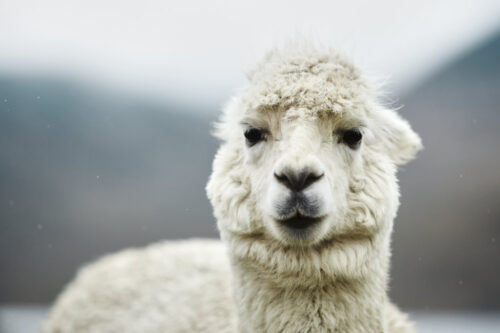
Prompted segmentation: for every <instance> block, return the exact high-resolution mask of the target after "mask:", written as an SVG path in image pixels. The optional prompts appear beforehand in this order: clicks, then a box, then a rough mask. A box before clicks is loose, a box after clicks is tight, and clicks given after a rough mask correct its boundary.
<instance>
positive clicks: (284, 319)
mask: <svg viewBox="0 0 500 333" xmlns="http://www.w3.org/2000/svg"><path fill="white" fill-rule="evenodd" d="M216 135H217V137H219V138H220V139H221V140H222V145H221V147H220V149H219V151H218V153H217V156H216V157H215V161H214V164H213V173H212V175H211V177H210V180H209V182H208V185H207V193H208V197H209V199H210V201H211V203H212V205H213V208H214V212H215V216H216V218H217V221H218V227H219V230H220V233H221V237H222V240H223V243H224V244H223V243H221V242H219V241H215V240H189V241H178V242H163V243H159V244H155V245H151V246H149V247H146V248H144V249H131V250H125V251H123V252H120V253H118V254H114V255H111V256H108V257H105V258H103V259H101V260H99V261H98V262H97V263H94V264H92V265H90V266H88V267H86V268H84V269H83V270H82V271H81V272H80V273H79V274H78V276H77V278H76V279H75V281H74V282H72V283H71V284H70V285H69V286H68V287H67V288H66V290H65V292H64V293H63V294H62V295H61V296H60V297H59V298H58V300H57V302H56V304H55V306H54V308H53V309H52V311H51V313H50V315H49V317H48V319H47V321H46V322H45V325H44V327H43V329H42V332H44V333H56V332H59V333H63V332H68V333H69V332H72V333H80V332H101V333H102V332H143V333H146V332H148V333H151V332H163V333H165V332H168V333H172V332H228V333H229V332H231V333H234V332H239V333H244V332H247V333H264V332H266V333H278V332H285V333H290V332H292V333H294V332H297V333H299V332H300V333H305V332H311V333H319V332H330V333H333V332H344V333H345V332H347V333H349V332H376V333H379V332H390V333H395V332H414V329H413V326H412V324H411V323H410V322H408V321H407V319H406V316H405V315H403V314H401V313H400V312H399V310H397V308H396V307H394V306H393V305H392V304H391V303H390V301H389V300H388V297H387V282H388V270H389V257H390V236H391V231H392V227H393V220H394V217H395V215H396V211H397V208H398V205H399V190H398V185H397V179H396V166H397V165H400V164H403V163H405V162H407V161H409V160H411V159H412V158H413V157H414V156H415V154H416V152H417V151H418V150H419V149H420V147H421V143H420V139H419V137H418V135H417V134H416V133H414V132H413V131H412V130H411V128H410V126H409V125H408V123H407V122H406V121H404V120H402V119H401V118H400V117H399V116H398V115H397V114H396V113H395V112H394V111H392V110H389V109H387V108H384V107H383V106H381V105H379V104H378V103H377V102H376V100H375V96H374V92H373V91H372V89H371V88H370V87H369V85H368V84H367V82H366V80H365V79H364V78H363V77H362V76H361V74H360V73H359V71H358V70H357V69H356V68H355V67H353V66H352V65H351V64H350V63H349V62H347V61H346V60H345V59H343V58H342V57H340V56H339V55H338V54H337V53H335V52H333V51H331V50H318V49H316V48H313V47H297V46H296V47H288V48H285V49H282V50H274V51H273V52H271V53H270V54H269V55H268V56H267V57H266V58H265V59H264V60H263V61H262V62H261V63H260V64H259V66H257V67H256V69H255V70H254V71H253V72H252V73H251V74H250V75H249V87H248V88H246V89H245V90H243V91H242V92H241V93H240V94H238V96H237V97H235V98H234V99H233V100H232V102H231V103H230V104H229V105H228V107H227V108H226V109H225V112H224V114H223V117H222V118H221V121H220V122H219V124H218V126H217V131H216Z"/></svg>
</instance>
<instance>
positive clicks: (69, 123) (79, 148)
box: [0, 36, 500, 309]
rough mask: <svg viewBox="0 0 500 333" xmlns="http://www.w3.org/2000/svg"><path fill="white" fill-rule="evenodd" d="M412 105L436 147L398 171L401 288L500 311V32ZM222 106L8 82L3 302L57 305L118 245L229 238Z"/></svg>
mask: <svg viewBox="0 0 500 333" xmlns="http://www.w3.org/2000/svg"><path fill="white" fill-rule="evenodd" d="M401 103H402V104H405V105H406V107H405V108H404V109H403V110H401V111H400V112H401V113H402V115H403V116H404V117H405V118H407V119H409V120H410V122H411V124H412V126H413V127H414V128H415V129H416V130H417V132H419V133H420V134H421V136H422V138H423V141H424V145H425V150H424V151H423V152H422V153H421V154H420V156H419V158H418V159H417V160H416V161H414V162H412V163H410V164H409V165H408V166H405V167H403V168H402V169H401V171H400V179H401V188H402V198H401V201H402V205H401V209H400V213H399V215H398V218H397V221H396V227H395V230H396V231H395V235H394V243H393V247H394V255H393V258H394V265H393V269H392V277H393V280H392V283H391V287H392V290H391V292H392V297H393V299H395V300H396V301H397V302H398V303H399V304H401V305H403V306H405V307H411V308H420V309H435V308H468V309H492V308H499V307H500V298H499V297H498V296H499V295H500V284H499V283H498V276H499V275H500V247H499V243H500V224H499V222H500V221H499V219H500V167H499V165H500V145H499V144H500V113H499V107H498V106H499V105H500V36H497V37H496V38H494V39H492V40H490V41H488V42H487V43H485V44H484V45H482V46H481V47H479V48H478V49H476V50H474V51H473V52H471V53H469V54H467V55H464V56H463V57H462V58H460V59H457V60H456V61H455V62H454V63H452V64H450V65H449V66H448V67H447V68H444V69H443V70H442V71H441V72H440V73H437V74H436V75H435V76H434V77H433V78H431V79H430V80H428V81H427V82H425V83H424V84H422V85H421V86H420V87H418V88H417V89H416V90H414V91H412V93H411V94H409V95H407V96H404V97H403V98H401ZM207 111H208V112H207ZM210 111H212V112H210ZM215 111H217V110H192V109H191V108H190V107H188V106H186V105H183V104H181V103H178V102H176V101H172V102H171V103H154V102H152V101H150V100H144V99H140V98H136V97H134V96H124V95H123V94H118V93H112V92H109V91H107V92H106V91H103V90H102V89H96V88H94V89H93V88H91V87H88V86H84V85H79V84H76V83H74V82H71V81H65V80H61V79H49V78H33V77H24V78H22V77H3V78H1V79H0V184H1V186H0V302H48V301H51V300H52V299H53V298H54V297H55V295H56V294H57V293H58V292H59V290H60V289H61V288H62V286H63V285H64V284H65V283H66V282H67V281H69V280H70V279H71V277H72V276H73V275H74V272H75V270H76V269H77V267H79V266H80V265H81V264H82V263H84V262H88V261H90V260H92V259H94V258H96V257H97V256H99V255H101V254H103V253H106V252H110V251H115V250H118V249H121V248H124V247H129V246H140V245H145V244H147V243H150V242H153V241H157V240H161V239H167V238H169V239H172V238H186V237H217V232H216V229H215V222H214V219H213V218H212V213H211V209H210V206H209V204H208V201H207V199H206V197H205V192H204V186H205V183H206V181H207V179H208V175H209V173H210V169H211V161H212V158H213V155H214V153H215V150H216V147H217V142H216V141H215V139H213V138H211V136H210V135H209V132H210V127H211V125H210V124H211V122H212V121H213V120H214V119H215V115H216V112H215Z"/></svg>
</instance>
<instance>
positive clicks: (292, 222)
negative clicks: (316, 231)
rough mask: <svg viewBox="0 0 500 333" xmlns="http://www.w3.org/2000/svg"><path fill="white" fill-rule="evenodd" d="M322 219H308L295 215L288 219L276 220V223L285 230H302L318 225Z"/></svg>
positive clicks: (307, 217)
mask: <svg viewBox="0 0 500 333" xmlns="http://www.w3.org/2000/svg"><path fill="white" fill-rule="evenodd" d="M322 219H323V218H322V217H309V216H304V215H301V214H298V213H297V214H295V215H294V216H292V217H290V218H287V219H284V220H278V222H279V223H280V224H282V225H284V226H285V227H287V228H290V229H295V230H302V229H306V228H309V227H312V226H314V225H316V224H318V223H319V222H320V221H321V220H322Z"/></svg>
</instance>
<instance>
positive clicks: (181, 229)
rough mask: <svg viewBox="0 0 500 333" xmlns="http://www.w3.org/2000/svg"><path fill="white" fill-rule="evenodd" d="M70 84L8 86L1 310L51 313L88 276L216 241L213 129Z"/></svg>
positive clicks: (171, 109) (2, 158)
mask: <svg viewBox="0 0 500 333" xmlns="http://www.w3.org/2000/svg"><path fill="white" fill-rule="evenodd" d="M197 111H198V110H190V109H188V108H187V107H186V106H183V105H181V104H176V103H174V102H172V103H171V104H167V105H163V104H159V103H158V104H155V103H152V102H150V101H144V100H140V99H137V98H132V97H130V96H123V95H120V94H113V93H111V92H105V93H103V92H99V91H96V90H93V89H91V88H89V87H86V86H82V85H78V84H75V83H72V82H67V81H64V80H60V79H47V78H5V77H4V78H3V79H0V184H1V186H0V302H7V301H8V302H39V301H44V302H46V301H50V300H52V299H53V297H54V296H55V295H56V293H58V292H59V290H60V289H61V287H62V286H63V285H64V284H65V283H66V282H67V281H68V280H69V279H70V278H71V277H72V276H73V275H74V273H75V271H76V269H77V267H78V266H80V265H81V264H82V263H84V262H87V261H89V260H93V259H95V258H96V257H97V256H99V255H102V254H103V253H106V252H110V251H116V250H118V249H121V248H124V247H129V246H138V245H144V244H147V243H150V242H153V241H157V240H160V239H164V238H185V237H195V236H211V237H216V236H217V233H216V229H215V222H214V219H213V218H212V212H211V209H210V207H209V204H208V201H207V199H206V196H205V191H204V185H205V183H206V181H207V179H208V175H209V173H210V169H211V162H212V158H213V155H214V153H215V150H216V141H215V139H212V138H211V136H210V134H209V133H210V128H211V122H212V120H213V119H212V117H209V116H204V114H211V115H213V114H215V112H201V111H200V112H197Z"/></svg>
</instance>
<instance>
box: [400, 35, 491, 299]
mask: <svg viewBox="0 0 500 333" xmlns="http://www.w3.org/2000/svg"><path fill="white" fill-rule="evenodd" d="M401 103H402V104H405V105H406V107H405V108H404V109H403V110H402V112H403V114H404V116H405V117H407V118H408V119H409V120H410V122H411V123H412V125H413V126H414V128H415V129H416V130H417V131H418V132H419V133H420V134H421V136H422V138H423V141H424V146H425V150H424V151H423V152H422V153H421V154H420V157H419V159H418V160H416V161H414V162H413V163H411V164H410V165H409V166H408V167H406V168H404V170H402V172H401V178H402V181H401V186H402V190H403V191H402V192H403V196H402V207H401V210H400V214H399V217H398V221H397V222H398V223H397V226H396V234H395V241H394V247H395V248H396V251H395V254H394V262H395V265H394V268H393V272H394V274H393V277H394V278H393V294H394V296H395V297H396V298H397V299H401V300H402V303H404V304H405V305H408V306H411V307H418V308H430V309H432V308H435V307H441V308H442V307H456V308H466V307H473V308H476V309H491V308H495V307H496V308H498V307H500V300H499V297H498V296H500V283H498V281H499V279H498V277H499V276H500V35H499V36H497V37H496V38H495V39H493V40H490V41H489V42H487V43H485V44H484V45H482V46H481V47H479V48H478V49H477V50H475V51H473V52H471V53H470V54H467V55H464V56H463V57H462V58H461V59H458V60H457V61H456V62H454V63H453V64H451V65H450V66H448V67H447V68H446V69H444V70H443V71H441V72H440V73H438V74H437V75H435V76H434V77H433V78H432V79H431V80H429V81H428V82H425V83H424V84H422V86H421V87H419V88H418V89H416V90H415V91H413V92H412V93H411V95H409V96H405V97H403V98H402V99H401Z"/></svg>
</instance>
